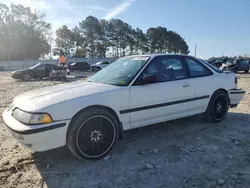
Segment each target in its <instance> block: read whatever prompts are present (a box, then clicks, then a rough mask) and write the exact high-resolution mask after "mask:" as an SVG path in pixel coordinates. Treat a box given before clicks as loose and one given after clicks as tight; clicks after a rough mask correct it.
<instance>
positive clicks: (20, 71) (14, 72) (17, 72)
mask: <svg viewBox="0 0 250 188" xmlns="http://www.w3.org/2000/svg"><path fill="white" fill-rule="evenodd" d="M27 71H28V69H22V70H17V71H13V72H12V74H20V73H24V72H27Z"/></svg>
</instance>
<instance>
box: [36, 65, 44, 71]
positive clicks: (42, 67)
mask: <svg viewBox="0 0 250 188" xmlns="http://www.w3.org/2000/svg"><path fill="white" fill-rule="evenodd" d="M36 69H37V70H45V65H39V66H37V67H36Z"/></svg>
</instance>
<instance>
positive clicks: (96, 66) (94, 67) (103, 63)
mask: <svg viewBox="0 0 250 188" xmlns="http://www.w3.org/2000/svg"><path fill="white" fill-rule="evenodd" d="M109 64H110V62H108V61H99V62H97V63H95V64H93V65H91V66H90V69H91V70H92V71H99V70H101V69H103V68H105V67H107V66H108V65H109Z"/></svg>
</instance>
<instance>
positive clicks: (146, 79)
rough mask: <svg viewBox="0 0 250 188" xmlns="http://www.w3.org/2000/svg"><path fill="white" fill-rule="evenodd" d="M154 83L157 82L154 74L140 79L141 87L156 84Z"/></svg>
mask: <svg viewBox="0 0 250 188" xmlns="http://www.w3.org/2000/svg"><path fill="white" fill-rule="evenodd" d="M156 82H157V76H156V74H146V75H143V77H142V79H141V84H142V85H145V84H152V83H156Z"/></svg>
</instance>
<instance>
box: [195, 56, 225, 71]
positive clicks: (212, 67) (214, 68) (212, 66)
mask: <svg viewBox="0 0 250 188" xmlns="http://www.w3.org/2000/svg"><path fill="white" fill-rule="evenodd" d="M199 60H200V61H201V62H203V63H204V64H206V65H207V66H209V67H210V68H211V69H213V70H214V71H216V72H218V73H222V72H223V71H222V70H221V69H219V68H217V67H216V66H214V65H212V64H209V63H207V62H206V61H204V60H202V59H199Z"/></svg>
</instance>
